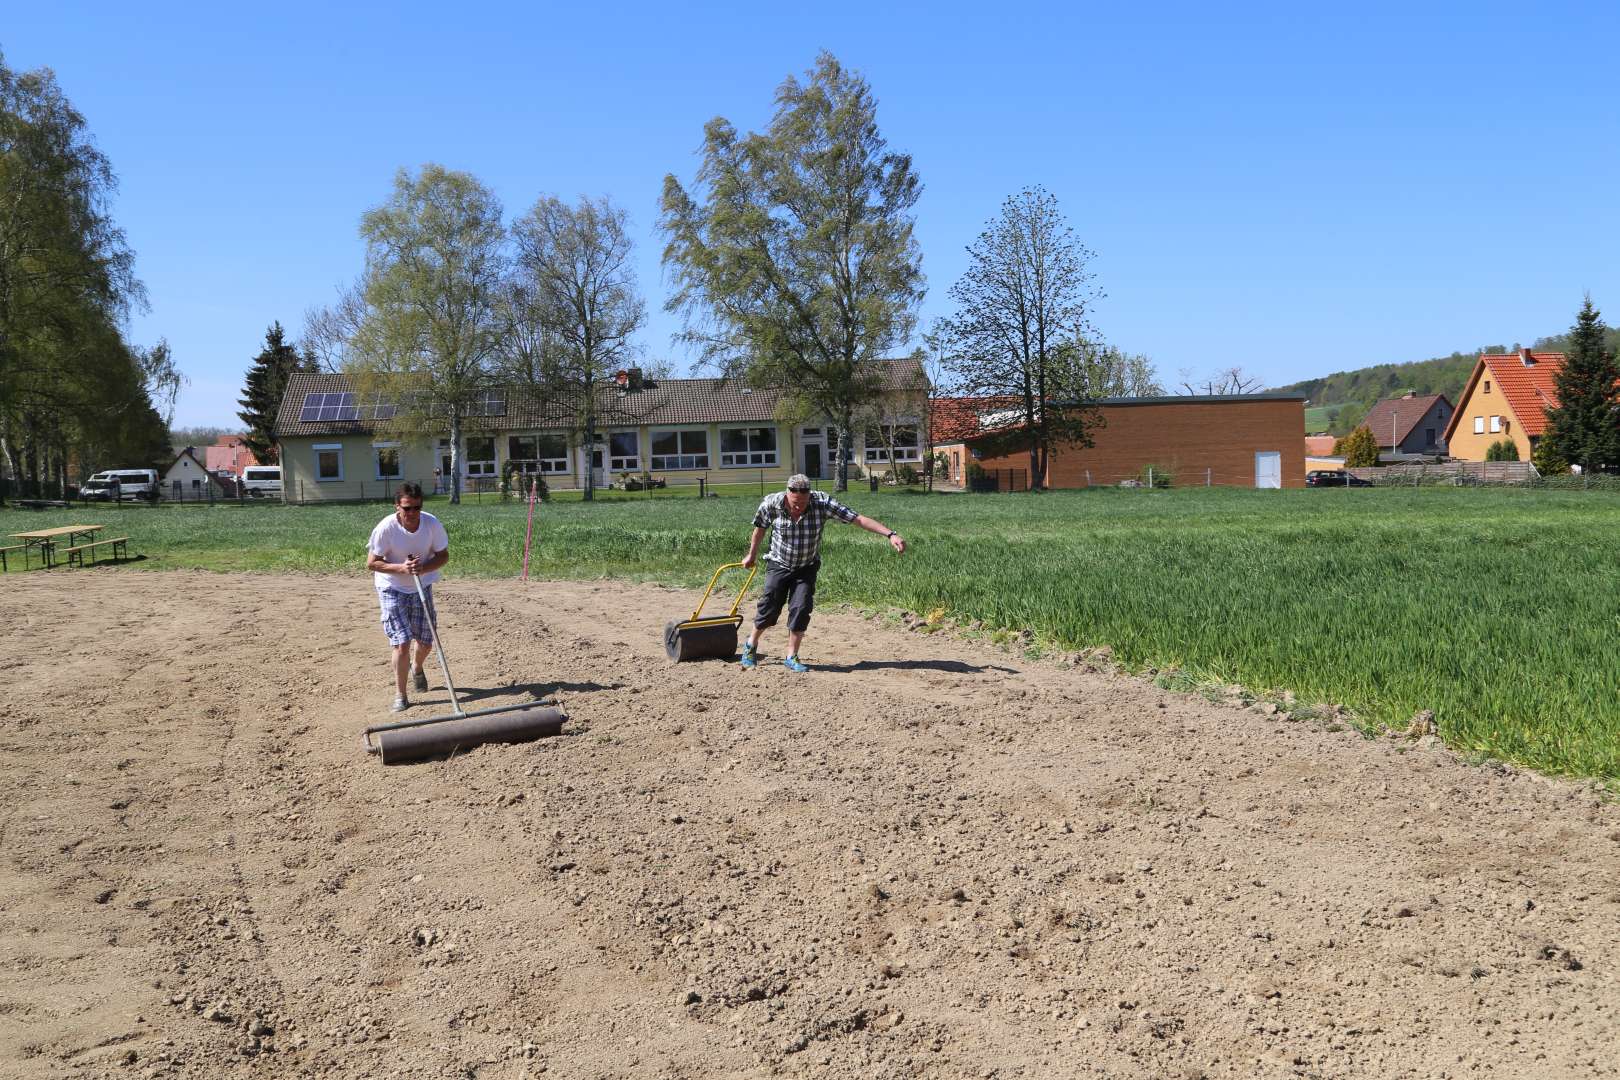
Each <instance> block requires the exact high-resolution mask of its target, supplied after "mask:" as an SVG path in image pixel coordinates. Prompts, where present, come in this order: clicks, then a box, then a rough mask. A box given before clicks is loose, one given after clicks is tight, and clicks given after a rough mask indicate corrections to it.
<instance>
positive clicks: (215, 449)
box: [203, 435, 259, 477]
mask: <svg viewBox="0 0 1620 1080" xmlns="http://www.w3.org/2000/svg"><path fill="white" fill-rule="evenodd" d="M203 454H204V457H205V458H206V459H207V460H206V461H205V462H204V464H205V465H207V467H208V471H209V472H211V473H213V474H214V475H216V476H218V475H220V474H221V473H230V474H231V475H232V476H238V477H239V476H241V475H242V470H243V469H245V468H247V467H248V466H249V465H257V464H259V461H258V460H257V459H256V458H254V456H253V451H251V450H249V449H248V448H247V446H246V445H245V444H244V443H243V442H242V436H240V435H221V436H220V437H219V438H218V439H216V440H214V445H213V446H207V447H204V448H203Z"/></svg>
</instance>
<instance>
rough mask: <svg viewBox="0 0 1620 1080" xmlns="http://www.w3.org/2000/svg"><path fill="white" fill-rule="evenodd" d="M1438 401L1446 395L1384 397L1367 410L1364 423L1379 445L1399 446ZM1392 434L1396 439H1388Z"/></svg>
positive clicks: (1447, 404) (1449, 404) (1449, 405)
mask: <svg viewBox="0 0 1620 1080" xmlns="http://www.w3.org/2000/svg"><path fill="white" fill-rule="evenodd" d="M1436 401H1445V395H1444V394H1414V395H1412V396H1411V397H1398V398H1384V399H1383V400H1382V401H1380V402H1378V404H1376V405H1374V406H1373V407H1372V408H1371V409H1368V410H1367V418H1366V419H1365V420H1363V421H1362V423H1363V424H1365V425H1366V426H1367V427H1368V428H1369V429H1371V431H1372V433H1373V438H1375V439H1377V440H1378V445H1379V446H1389V447H1395V446H1399V445H1400V444H1401V443H1403V442H1405V441H1406V437H1407V436H1408V435H1410V434H1411V433H1412V428H1413V427H1415V426H1416V425H1417V423H1418V421H1420V420H1422V419H1423V418H1424V417H1425V416H1427V415H1428V413H1429V410H1430V409H1431V408H1433V407H1434V403H1435V402H1436ZM1446 407H1447V408H1448V409H1449V408H1450V407H1451V402H1450V401H1446ZM1391 434H1393V435H1394V441H1393V442H1388V441H1386V440H1387V439H1389V438H1390V436H1391Z"/></svg>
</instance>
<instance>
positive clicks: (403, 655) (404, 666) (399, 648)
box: [394, 641, 411, 697]
mask: <svg viewBox="0 0 1620 1080" xmlns="http://www.w3.org/2000/svg"><path fill="white" fill-rule="evenodd" d="M410 670H411V643H410V642H409V641H407V642H405V643H404V644H403V645H395V646H394V690H395V692H396V693H397V695H398V696H399V697H407V696H408V695H407V694H406V693H405V677H406V676H407V675H409V674H410Z"/></svg>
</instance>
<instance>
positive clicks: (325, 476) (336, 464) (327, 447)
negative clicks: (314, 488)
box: [310, 443, 343, 481]
mask: <svg viewBox="0 0 1620 1080" xmlns="http://www.w3.org/2000/svg"><path fill="white" fill-rule="evenodd" d="M310 449H312V450H313V451H314V452H315V479H316V480H317V481H335V480H342V479H343V444H342V443H316V444H315V445H314V446H313V447H311V448H310Z"/></svg>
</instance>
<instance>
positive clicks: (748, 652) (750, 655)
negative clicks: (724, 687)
mask: <svg viewBox="0 0 1620 1080" xmlns="http://www.w3.org/2000/svg"><path fill="white" fill-rule="evenodd" d="M737 663H738V664H739V665H740V666H742V667H745V668H751V667H753V666H754V665H755V664H758V663H759V657H758V656H755V655H754V647H753V646H752V645H750V644H748V643H747V642H746V641H745V642H743V653H742V659H741V660H739V661H737Z"/></svg>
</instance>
